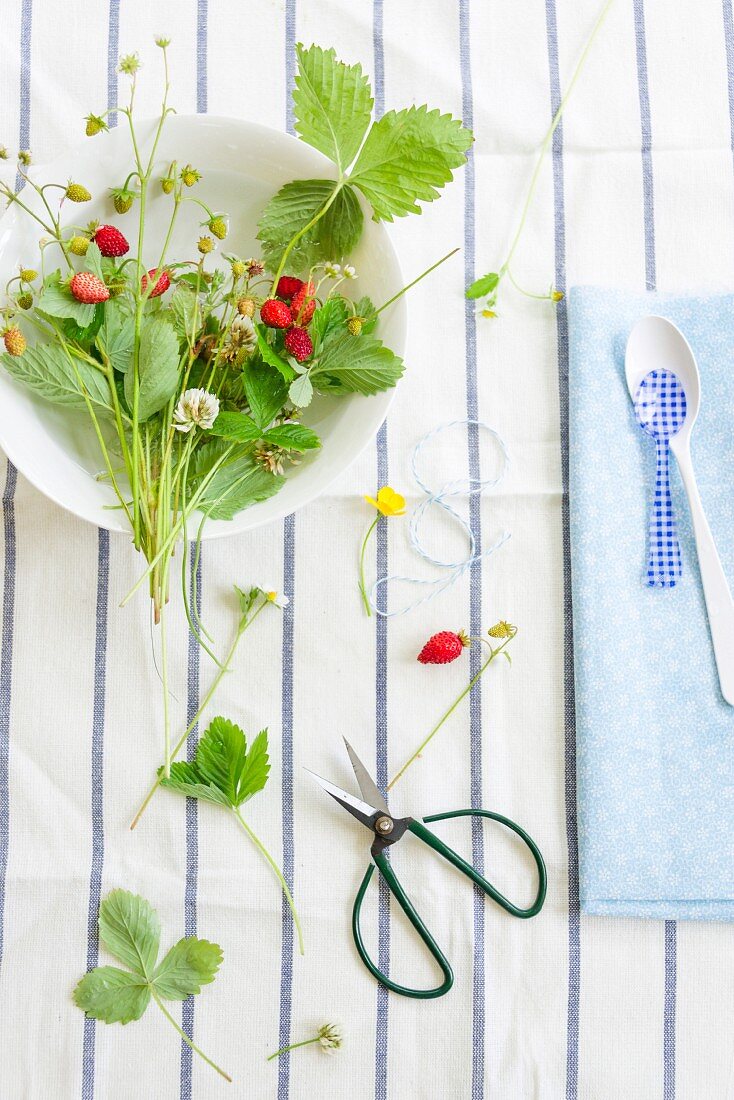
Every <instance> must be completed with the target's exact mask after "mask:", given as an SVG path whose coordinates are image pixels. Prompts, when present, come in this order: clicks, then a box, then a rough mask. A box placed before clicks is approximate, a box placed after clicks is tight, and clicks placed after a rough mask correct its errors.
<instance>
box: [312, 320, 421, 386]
mask: <svg viewBox="0 0 734 1100" xmlns="http://www.w3.org/2000/svg"><path fill="white" fill-rule="evenodd" d="M404 370H405V364H404V363H403V360H402V359H401V358H400V357H399V356H397V355H395V353H394V352H392V351H390V349H389V348H386V347H385V346H384V345H383V343H382V341H381V340H378V339H377V337H375V336H365V335H364V334H362V335H361V336H351V335H350V334H347V335H345V336H340V337H338V338H337V339H336V340H331V341H330V342H329V343H328V344H327V345H326V346H325V348H324V350H323V353H322V354H321V355H320V356H319V360H318V362H317V363H315V364H314V366H313V367H312V368H311V379H312V381H313V384H314V386H315V387H316V389H317V390H321V391H323V392H327V393H362V394H373V393H379V392H381V391H382V390H389V389H391V388H392V387H393V386H394V385H395V383H396V382H397V381H398V379H399V378H400V377H401V376H402V374H403V371H404Z"/></svg>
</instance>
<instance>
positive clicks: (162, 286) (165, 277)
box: [140, 267, 171, 298]
mask: <svg viewBox="0 0 734 1100" xmlns="http://www.w3.org/2000/svg"><path fill="white" fill-rule="evenodd" d="M156 275H158V271H157V270H156V268H154V267H152V268H151V269H150V271H149V272H148V274H147V275H143V277H142V279H141V280H140V293H141V294H145V290H146V287H147V286H148V278H149V277H150V278H151V279H155V277H156ZM170 285H171V277H170V275H169V274H168V272H167V271H162V272H161V274H160V276H159V277H158V282H157V283H156V284H155V286H154V287H153V289H152V290H151V292H150V294H149V295H148V297H149V298H159V297H160V296H161V294H165V293H166V291H167V290H168V288H169V286H170Z"/></svg>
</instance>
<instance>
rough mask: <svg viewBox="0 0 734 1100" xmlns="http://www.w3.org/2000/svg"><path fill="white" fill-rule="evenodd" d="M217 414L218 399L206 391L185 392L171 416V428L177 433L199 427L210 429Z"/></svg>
mask: <svg viewBox="0 0 734 1100" xmlns="http://www.w3.org/2000/svg"><path fill="white" fill-rule="evenodd" d="M218 414H219V398H218V397H216V395H215V394H213V393H209V391H208V390H186V392H185V393H182V394H181V398H180V400H179V402H178V405H177V406H176V411H175V412H174V414H173V426H174V428H175V429H176V430H177V431H179V432H190V431H192V430H193V429H194V428H196V427H199V428H203V429H204V430H206V429H207V428H211V427H212V425H213V424H214V421H215V420H216V419H217V416H218Z"/></svg>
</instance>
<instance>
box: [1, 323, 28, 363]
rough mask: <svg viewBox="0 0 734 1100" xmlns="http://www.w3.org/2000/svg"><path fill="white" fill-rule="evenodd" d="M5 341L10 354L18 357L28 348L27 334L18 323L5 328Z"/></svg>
mask: <svg viewBox="0 0 734 1100" xmlns="http://www.w3.org/2000/svg"><path fill="white" fill-rule="evenodd" d="M3 343H4V344H5V350H6V351H7V353H8V355H12V356H14V357H15V358H16V359H17V357H18V356H19V355H22V354H23V352H24V351H25V349H26V341H25V336H24V335H23V333H22V332H21V331H20V329H19V328H18V327H17V325H13V326H12V327H11V328H6V329H5V332H4V333H3Z"/></svg>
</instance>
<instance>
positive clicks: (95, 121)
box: [86, 115, 108, 137]
mask: <svg viewBox="0 0 734 1100" xmlns="http://www.w3.org/2000/svg"><path fill="white" fill-rule="evenodd" d="M86 121H87V137H94V135H95V134H99V133H101V132H102V130H107V129H108V126H107V123H106V122H105V120H104V119H103V118H101V117H100V116H99V115H87V120H86Z"/></svg>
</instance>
